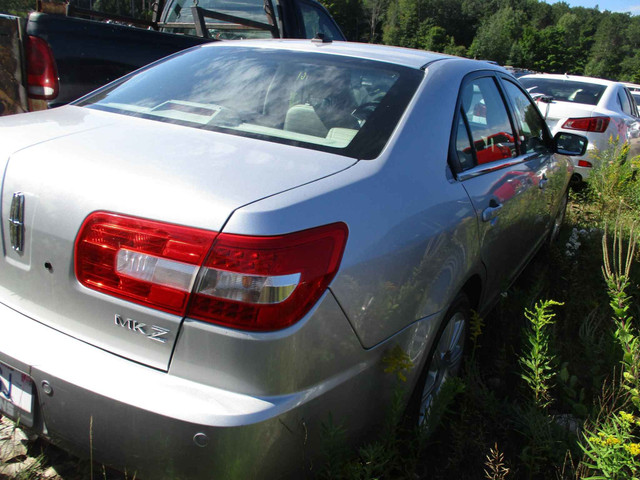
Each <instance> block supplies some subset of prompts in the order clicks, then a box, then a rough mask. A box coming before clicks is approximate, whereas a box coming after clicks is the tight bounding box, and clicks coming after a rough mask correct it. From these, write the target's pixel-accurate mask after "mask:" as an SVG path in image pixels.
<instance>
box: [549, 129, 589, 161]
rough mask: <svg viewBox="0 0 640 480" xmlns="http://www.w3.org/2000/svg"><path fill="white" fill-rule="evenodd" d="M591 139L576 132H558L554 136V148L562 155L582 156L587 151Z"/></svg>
mask: <svg viewBox="0 0 640 480" xmlns="http://www.w3.org/2000/svg"><path fill="white" fill-rule="evenodd" d="M588 144H589V140H588V139H587V137H585V136H582V135H576V134H575V133H567V132H558V133H556V135H555V137H553V149H554V151H555V152H556V153H559V154H561V155H571V156H574V157H580V156H582V155H584V154H585V152H586V151H587V145H588Z"/></svg>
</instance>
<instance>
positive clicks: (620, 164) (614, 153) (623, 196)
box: [589, 138, 640, 218]
mask: <svg viewBox="0 0 640 480" xmlns="http://www.w3.org/2000/svg"><path fill="white" fill-rule="evenodd" d="M590 160H591V161H592V162H593V163H594V168H593V171H592V173H591V175H590V176H589V191H590V193H591V195H592V200H593V201H594V202H595V203H597V204H598V205H599V206H600V207H601V208H602V210H603V213H604V214H605V216H606V217H607V218H612V217H615V216H617V214H618V211H619V210H620V209H622V210H623V211H624V213H625V215H631V216H637V214H638V212H639V210H638V209H639V208H640V175H639V172H638V169H639V168H640V156H636V157H634V158H629V144H628V143H621V142H620V141H619V139H617V138H616V139H613V138H611V139H610V140H609V146H608V147H607V148H606V149H605V150H602V151H599V150H595V151H594V152H593V153H592V156H591V158H590Z"/></svg>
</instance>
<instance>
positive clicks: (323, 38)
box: [311, 32, 332, 43]
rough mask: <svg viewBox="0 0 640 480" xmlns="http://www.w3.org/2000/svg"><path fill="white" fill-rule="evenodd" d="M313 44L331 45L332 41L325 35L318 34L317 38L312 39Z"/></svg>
mask: <svg viewBox="0 0 640 480" xmlns="http://www.w3.org/2000/svg"><path fill="white" fill-rule="evenodd" d="M311 41H312V42H313V43H331V42H332V40H331V39H330V38H328V37H327V36H326V35H325V34H324V33H320V32H318V33H316V36H315V37H313V38H312V39H311Z"/></svg>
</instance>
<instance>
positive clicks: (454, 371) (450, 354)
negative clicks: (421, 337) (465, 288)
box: [408, 294, 470, 426]
mask: <svg viewBox="0 0 640 480" xmlns="http://www.w3.org/2000/svg"><path fill="white" fill-rule="evenodd" d="M469 318H470V307H469V300H468V299H467V297H466V295H464V294H458V296H457V297H456V298H455V299H454V301H453V303H452V304H451V306H450V307H449V310H448V311H447V314H446V315H445V317H444V320H443V321H442V326H441V328H440V331H439V334H438V336H437V337H436V341H435V342H434V344H433V346H432V347H431V352H430V354H429V358H428V359H427V363H425V366H424V369H423V371H422V373H421V375H420V378H419V379H418V383H417V384H416V388H415V390H414V393H413V395H412V397H411V400H410V402H409V407H408V414H409V419H410V421H411V422H416V423H417V424H418V426H423V425H425V424H426V423H427V422H428V421H429V415H430V412H431V409H432V407H433V403H434V401H435V399H436V397H437V396H438V394H439V393H440V391H441V390H442V386H443V385H444V384H445V383H446V381H447V380H448V379H450V378H451V377H455V376H457V375H458V372H459V371H460V367H461V365H462V359H463V354H464V347H465V342H466V332H467V326H468V324H469Z"/></svg>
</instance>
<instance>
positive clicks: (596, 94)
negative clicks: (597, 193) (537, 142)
mask: <svg viewBox="0 0 640 480" xmlns="http://www.w3.org/2000/svg"><path fill="white" fill-rule="evenodd" d="M518 80H520V83H521V84H522V85H523V86H524V87H525V88H526V89H527V91H528V92H529V93H530V94H531V96H533V97H534V98H535V99H536V101H537V102H538V106H539V107H540V110H541V111H542V113H543V115H544V116H545V119H546V121H547V123H548V125H549V128H550V129H551V132H552V133H557V132H576V133H581V134H582V135H584V136H586V137H587V138H588V139H589V146H588V150H589V152H590V153H591V152H592V151H593V150H595V149H598V150H600V151H602V150H605V149H606V148H607V147H608V145H609V140H610V139H614V140H616V139H619V141H620V142H628V143H629V144H630V147H631V153H632V154H635V155H637V154H640V138H639V135H638V132H639V131H640V118H638V109H637V105H636V101H635V99H634V98H633V96H632V95H631V93H630V92H629V90H628V88H627V87H626V86H625V85H624V84H623V83H620V82H613V81H611V80H603V79H601V78H593V77H580V76H576V75H551V74H535V75H525V76H523V77H520V78H519V79H518ZM572 160H573V164H574V168H575V177H574V179H575V180H578V181H580V180H586V179H587V178H589V174H590V172H591V169H592V168H593V166H594V164H595V159H594V157H592V156H591V155H587V156H585V158H574V159H572Z"/></svg>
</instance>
